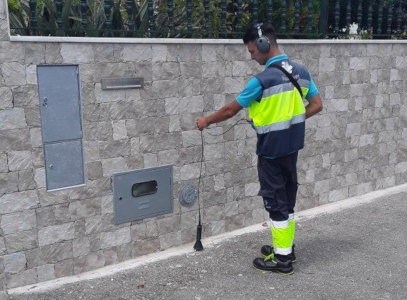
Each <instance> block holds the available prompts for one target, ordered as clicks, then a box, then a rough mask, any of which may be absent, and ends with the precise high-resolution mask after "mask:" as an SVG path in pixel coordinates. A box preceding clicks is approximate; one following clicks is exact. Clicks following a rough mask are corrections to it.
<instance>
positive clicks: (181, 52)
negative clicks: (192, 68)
mask: <svg viewBox="0 0 407 300" xmlns="http://www.w3.org/2000/svg"><path fill="white" fill-rule="evenodd" d="M154 47H155V46H154ZM154 47H153V50H154ZM178 60H179V61H180V62H190V61H201V60H202V45H199V44H191V45H188V46H186V45H182V46H180V47H179V49H178Z"/></svg>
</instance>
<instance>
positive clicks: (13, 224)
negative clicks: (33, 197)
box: [0, 210, 37, 235]
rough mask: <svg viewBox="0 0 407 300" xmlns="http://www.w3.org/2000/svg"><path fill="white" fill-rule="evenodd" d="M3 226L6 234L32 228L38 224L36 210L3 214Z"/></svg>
mask: <svg viewBox="0 0 407 300" xmlns="http://www.w3.org/2000/svg"><path fill="white" fill-rule="evenodd" d="M0 224H1V228H2V230H3V232H4V234H6V235H7V234H12V233H16V232H19V231H24V230H30V229H32V228H35V227H36V226H37V220H36V215H35V211H34V210H29V211H24V212H18V213H12V214H8V215H3V216H2V218H1V223H0Z"/></svg>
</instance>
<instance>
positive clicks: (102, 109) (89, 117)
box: [83, 103, 110, 122]
mask: <svg viewBox="0 0 407 300" xmlns="http://www.w3.org/2000/svg"><path fill="white" fill-rule="evenodd" d="M83 119H84V121H85V122H103V121H109V119H110V105H109V104H108V103H92V104H87V105H84V106H83Z"/></svg>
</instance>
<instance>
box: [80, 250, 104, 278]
mask: <svg viewBox="0 0 407 300" xmlns="http://www.w3.org/2000/svg"><path fill="white" fill-rule="evenodd" d="M104 265H105V257H104V255H103V251H98V252H94V253H90V254H88V255H86V256H81V257H78V258H76V259H74V273H75V274H80V273H83V272H87V271H91V270H94V269H98V268H101V267H103V266H104Z"/></svg>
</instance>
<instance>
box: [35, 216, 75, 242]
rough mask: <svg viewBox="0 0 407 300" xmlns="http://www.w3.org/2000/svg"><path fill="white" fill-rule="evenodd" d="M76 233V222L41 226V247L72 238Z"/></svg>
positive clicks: (39, 238)
mask: <svg viewBox="0 0 407 300" xmlns="http://www.w3.org/2000/svg"><path fill="white" fill-rule="evenodd" d="M74 234H75V223H74V222H70V223H65V224H61V225H53V226H48V227H44V228H41V229H40V230H39V231H38V241H39V245H40V247H42V246H46V245H51V244H55V243H60V242H64V241H68V240H72V239H73V238H74Z"/></svg>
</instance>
